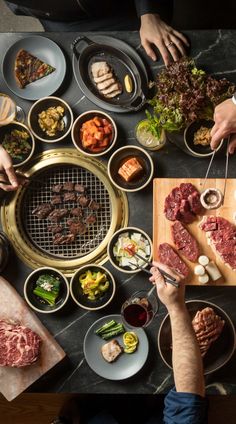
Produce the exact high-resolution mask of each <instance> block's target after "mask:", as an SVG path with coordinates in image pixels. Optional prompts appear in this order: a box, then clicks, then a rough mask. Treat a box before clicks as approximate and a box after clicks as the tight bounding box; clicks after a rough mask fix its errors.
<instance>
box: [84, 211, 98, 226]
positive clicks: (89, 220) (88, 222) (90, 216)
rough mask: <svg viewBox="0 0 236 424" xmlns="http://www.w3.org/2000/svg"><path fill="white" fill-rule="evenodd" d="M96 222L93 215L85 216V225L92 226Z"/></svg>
mask: <svg viewBox="0 0 236 424" xmlns="http://www.w3.org/2000/svg"><path fill="white" fill-rule="evenodd" d="M96 221H97V217H96V215H94V214H92V213H91V214H90V215H88V216H87V218H86V224H89V225H90V224H94V223H95V222H96Z"/></svg>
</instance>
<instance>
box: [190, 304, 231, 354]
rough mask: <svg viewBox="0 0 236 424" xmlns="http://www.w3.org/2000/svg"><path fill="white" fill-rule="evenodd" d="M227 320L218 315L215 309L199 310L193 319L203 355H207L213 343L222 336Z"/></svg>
mask: <svg viewBox="0 0 236 424" xmlns="http://www.w3.org/2000/svg"><path fill="white" fill-rule="evenodd" d="M224 324H225V321H224V320H222V319H221V317H219V316H218V315H216V313H215V311H214V309H212V308H209V307H207V308H205V309H202V310H201V311H198V312H197V313H196V315H195V317H194V318H193V320H192V326H193V329H194V331H195V334H196V337H197V341H198V344H199V347H200V352H201V355H202V356H205V354H206V353H207V351H208V349H209V348H210V346H211V345H212V343H213V342H214V341H215V340H217V339H218V337H219V336H220V334H221V332H222V330H223V327H224Z"/></svg>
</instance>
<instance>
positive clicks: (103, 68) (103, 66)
mask: <svg viewBox="0 0 236 424" xmlns="http://www.w3.org/2000/svg"><path fill="white" fill-rule="evenodd" d="M91 72H92V75H93V78H98V77H102V76H103V75H106V74H107V73H108V72H110V66H109V65H108V63H107V62H105V61H104V62H95V63H93V64H92V66H91Z"/></svg>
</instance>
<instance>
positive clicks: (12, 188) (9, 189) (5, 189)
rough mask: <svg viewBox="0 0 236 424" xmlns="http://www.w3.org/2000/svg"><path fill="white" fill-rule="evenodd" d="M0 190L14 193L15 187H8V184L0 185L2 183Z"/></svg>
mask: <svg viewBox="0 0 236 424" xmlns="http://www.w3.org/2000/svg"><path fill="white" fill-rule="evenodd" d="M1 180H3V178H2V176H1ZM0 189H2V190H4V191H14V190H15V187H13V186H12V185H10V184H2V183H1V182H0Z"/></svg>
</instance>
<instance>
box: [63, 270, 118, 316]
mask: <svg viewBox="0 0 236 424" xmlns="http://www.w3.org/2000/svg"><path fill="white" fill-rule="evenodd" d="M91 283H92V287H91ZM94 283H96V287H94ZM82 284H83V286H84V289H83V288H82ZM89 286H90V288H89ZM86 289H87V290H86ZM85 291H87V293H85ZM88 291H89V293H88ZM115 291H116V283H115V280H114V277H113V275H112V274H111V273H110V271H108V269H106V268H104V267H103V266H101V265H97V264H88V265H84V266H82V267H81V268H79V269H78V271H76V273H75V274H74V275H73V277H72V279H71V282H70V294H71V296H72V298H73V300H74V301H75V303H77V305H78V306H80V307H81V308H83V309H87V310H89V311H97V310H99V309H103V308H105V307H106V306H107V305H108V304H109V303H110V302H111V301H112V299H113V297H114V295H115ZM89 297H90V298H89Z"/></svg>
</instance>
